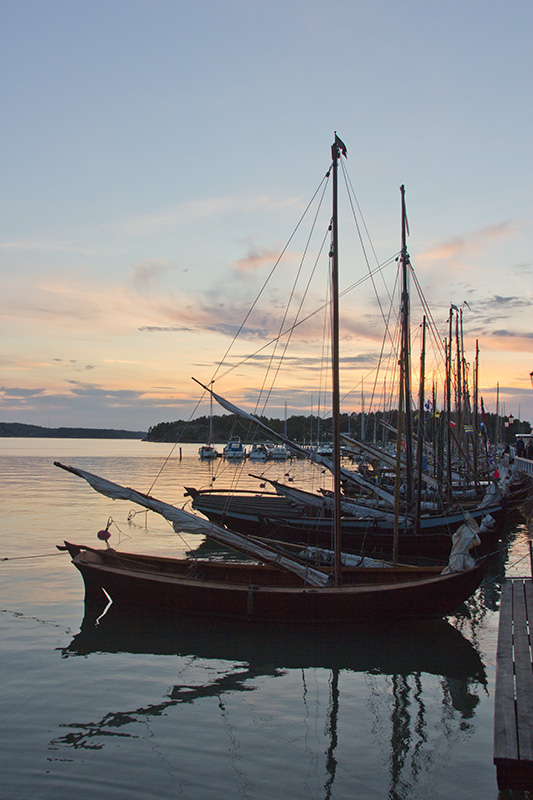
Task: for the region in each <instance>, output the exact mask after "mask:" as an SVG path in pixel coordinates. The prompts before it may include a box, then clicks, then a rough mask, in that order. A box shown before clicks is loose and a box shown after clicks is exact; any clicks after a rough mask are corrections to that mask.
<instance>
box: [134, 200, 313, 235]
mask: <svg viewBox="0 0 533 800" xmlns="http://www.w3.org/2000/svg"><path fill="white" fill-rule="evenodd" d="M300 205H302V203H301V201H300V200H299V199H298V198H295V197H285V198H273V197H270V196H268V195H256V196H255V197H254V196H252V197H240V196H237V195H224V196H220V197H206V198H204V199H201V200H190V201H188V202H185V203H179V204H177V205H174V206H169V207H168V208H166V209H162V210H161V211H159V212H157V213H154V214H144V215H142V216H139V217H135V218H133V219H131V220H128V221H127V222H125V223H124V230H125V231H126V233H128V234H130V235H131V234H133V235H139V236H146V235H149V234H152V233H156V232H160V231H163V230H166V229H171V228H183V227H185V226H187V225H190V224H192V223H193V222H196V221H198V220H206V219H208V218H212V217H217V216H220V215H222V214H228V213H236V212H237V213H241V214H244V213H250V212H251V211H255V210H256V209H263V210H268V209H284V208H287V207H292V206H300Z"/></svg>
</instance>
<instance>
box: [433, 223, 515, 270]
mask: <svg viewBox="0 0 533 800" xmlns="http://www.w3.org/2000/svg"><path fill="white" fill-rule="evenodd" d="M519 230H520V226H519V225H517V224H516V223H511V222H500V223H497V224H495V225H488V226H487V227H485V228H479V229H478V230H476V231H472V232H471V233H468V234H464V235H463V236H454V237H453V239H450V240H449V241H448V242H441V243H440V244H437V245H434V247H430V248H429V249H428V250H426V251H425V252H424V253H422V254H421V255H420V256H419V258H427V259H430V260H433V261H435V260H437V261H442V260H449V261H451V262H452V263H454V262H456V263H459V261H460V258H461V257H462V256H464V255H465V254H467V253H477V252H479V251H480V250H482V249H484V248H485V247H487V245H488V244H490V243H491V242H493V241H494V240H496V239H504V238H507V237H509V236H514V235H515V233H517V232H518V231H519Z"/></svg>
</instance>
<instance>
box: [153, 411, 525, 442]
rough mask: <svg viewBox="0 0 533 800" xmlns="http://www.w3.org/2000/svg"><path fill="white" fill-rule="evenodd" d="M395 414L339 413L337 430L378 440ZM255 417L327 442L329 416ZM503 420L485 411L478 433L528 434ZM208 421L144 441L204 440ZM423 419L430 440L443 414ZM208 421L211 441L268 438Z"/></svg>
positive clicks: (237, 423) (296, 436) (242, 425)
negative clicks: (211, 432) (338, 428)
mask: <svg viewBox="0 0 533 800" xmlns="http://www.w3.org/2000/svg"><path fill="white" fill-rule="evenodd" d="M397 416H398V414H397V412H396V411H388V412H383V411H376V412H369V413H365V414H364V415H363V414H361V413H360V412H359V413H355V412H354V413H352V414H341V419H340V424H341V431H342V432H343V433H346V434H348V435H352V436H354V438H358V439H360V438H361V431H363V433H364V439H365V441H367V442H371V441H376V442H378V443H381V442H382V441H384V440H388V439H389V438H390V437H391V434H390V433H388V432H387V428H386V427H385V425H384V424H382V423H386V424H387V425H388V426H392V427H393V428H396V425H397ZM258 419H259V420H260V421H261V422H262V423H263V424H264V425H267V426H268V427H269V428H270V429H271V430H272V431H274V432H275V433H277V434H278V435H281V436H286V438H287V439H290V441H292V442H297V443H299V444H311V443H316V442H318V441H331V438H332V420H331V418H327V419H321V418H319V417H317V416H316V415H307V416H306V415H303V414H296V415H293V416H291V417H288V418H287V420H282V419H277V418H276V417H264V416H259V417H258ZM504 419H506V418H502V417H500V416H498V415H496V414H490V413H489V414H486V415H485V419H484V420H483V422H482V423H480V433H481V434H483V433H485V434H486V436H487V437H488V440H489V441H490V442H492V443H494V442H496V441H499V442H502V443H506V444H512V443H513V442H515V440H516V434H518V433H531V425H530V423H529V422H527V421H525V420H524V421H522V422H521V421H520V420H513V422H512V423H509V421H508V420H507V424H506V422H505V421H504ZM210 422H211V420H210V418H209V417H208V416H204V417H197V418H196V419H194V420H189V421H186V420H175V421H174V422H160V423H158V424H157V425H154V426H152V427H150V428H149V429H148V433H147V435H146V437H145V440H146V441H148V442H173V443H174V442H199V443H201V442H207V441H208V437H209V430H210ZM415 422H416V420H415ZM424 422H425V436H426V438H427V439H429V441H434V440H435V438H436V437H437V435H438V432H439V431H441V430H442V427H443V425H444V424H445V415H444V414H441V415H440V416H437V415H433V414H430V413H429V412H428V413H427V415H426V418H425V420H424ZM212 423H213V441H214V442H220V443H225V442H227V441H228V439H229V438H230V437H231V436H240V437H241V439H242V440H243V442H244V443H245V444H246V443H250V442H253V441H258V440H264V439H265V438H268V437H267V436H266V435H265V433H264V431H262V430H261V428H259V427H258V426H254V425H252V424H251V423H249V422H244V421H243V420H241V419H240V418H239V417H237V416H236V415H235V414H223V415H220V416H214V417H213V420H212Z"/></svg>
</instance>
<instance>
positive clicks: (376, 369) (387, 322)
mask: <svg viewBox="0 0 533 800" xmlns="http://www.w3.org/2000/svg"><path fill="white" fill-rule="evenodd" d="M391 260H392V259H391ZM388 263H391V261H389V262H388ZM398 276H399V269H397V270H396V279H395V282H394V287H393V290H392V298H391V301H390V305H389V312H388V316H387V318H386V319H385V336H384V337H383V339H382V340H381V351H380V354H379V360H378V363H377V365H376V366H375V367H374V368H373V369H371V370H370V371H369V372H368V373H367V374H366V375H365V376H363V378H362V379H361V381H365V380H366V379H367V378H369V377H370V376H371V375H372V374H373V373H374V375H375V377H374V386H373V389H372V395H371V400H370V405H371V406H372V404H373V401H374V395H375V391H376V384H377V380H378V376H379V370H380V368H381V364H382V362H383V351H384V349H385V340H386V338H387V335H388V338H389V339H390V341H391V347H392V350H393V353H389V355H388V356H387V357H386V359H385V360H386V361H389V360H390V359H391V357H392V356H393V354H394V353H395V352H396V350H397V349H398V345H397V344H395V343H394V340H393V337H392V335H391V333H390V318H391V316H392V313H393V309H394V294H395V292H396V287H397V285H398ZM389 297H390V295H389ZM361 381H360V382H359V383H358V384H356V385H355V386H353V387H352V388H351V389H350V391H349V392H347V393H346V394H345V395H344V396H343V397H342V400H345V399H346V398H347V397H349V396H350V395H351V394H352V393H353V392H355V391H356V390H357V389H359V387H360V386H361Z"/></svg>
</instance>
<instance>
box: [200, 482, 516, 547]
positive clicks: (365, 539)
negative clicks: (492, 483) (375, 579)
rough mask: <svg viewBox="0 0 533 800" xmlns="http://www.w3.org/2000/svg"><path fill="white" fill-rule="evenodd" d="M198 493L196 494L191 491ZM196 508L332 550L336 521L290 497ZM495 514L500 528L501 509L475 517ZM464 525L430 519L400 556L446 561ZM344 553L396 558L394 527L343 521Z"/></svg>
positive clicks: (491, 540) (403, 534) (266, 534)
mask: <svg viewBox="0 0 533 800" xmlns="http://www.w3.org/2000/svg"><path fill="white" fill-rule="evenodd" d="M190 491H191V492H192V490H190ZM193 507H194V508H195V509H196V510H197V511H200V512H201V513H202V514H204V515H205V516H206V517H207V518H208V519H210V520H211V521H212V522H216V523H218V524H219V525H226V526H227V527H228V528H229V529H230V530H233V531H237V532H238V533H243V534H245V535H253V536H259V537H261V538H264V539H277V540H279V541H283V542H290V543H292V544H304V545H312V546H315V547H325V548H331V540H332V520H331V519H330V518H325V517H323V516H312V515H304V514H303V513H302V512H301V511H299V510H298V509H297V508H295V507H294V506H293V505H292V504H291V503H289V501H287V500H285V498H282V497H277V496H271V495H267V496H257V497H254V496H248V497H246V496H242V495H239V494H237V495H235V496H234V497H230V496H229V495H223V494H214V493H210V492H206V493H205V494H204V493H197V494H196V496H195V497H194V500H193ZM486 514H490V515H491V516H492V517H494V518H495V519H496V521H497V523H499V522H500V521H501V520H502V518H503V511H502V508H501V506H499V505H495V506H490V507H488V508H487V509H483V510H475V511H473V512H472V516H473V517H474V519H476V521H477V522H478V523H480V522H481V520H482V519H483V517H484V516H485V515H486ZM463 522H464V515H463V513H461V512H458V513H456V514H448V515H447V516H446V517H440V518H439V519H438V520H436V519H435V518H432V517H424V518H422V520H421V529H420V533H415V532H414V531H413V530H412V529H400V531H399V536H398V557H399V558H400V560H401V559H402V558H403V559H416V558H420V557H422V558H433V559H440V560H445V559H447V558H448V556H449V554H450V549H451V543H452V542H451V536H452V534H453V533H454V532H455V531H456V530H457V528H458V527H459V526H460V525H462V523H463ZM341 532H342V549H343V551H345V552H354V553H360V552H364V553H365V554H366V555H370V556H375V557H378V558H385V559H390V558H391V557H392V552H393V538H394V533H393V530H392V529H391V526H390V524H387V523H382V522H379V521H377V520H359V519H354V518H349V517H343V519H342V520H341ZM480 538H481V547H480V554H486V553H489V552H491V551H492V550H493V549H494V546H495V544H496V542H497V539H498V525H496V526H495V528H494V530H493V531H491V532H486V533H483V534H482V535H481V537H480Z"/></svg>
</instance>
